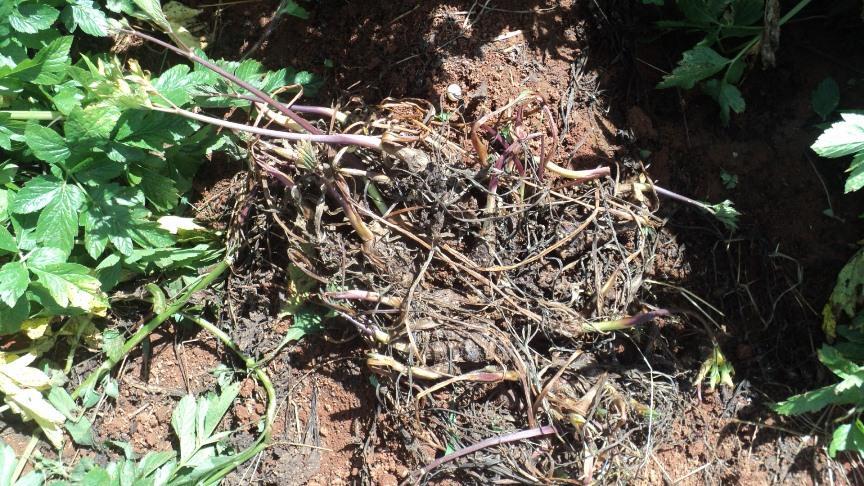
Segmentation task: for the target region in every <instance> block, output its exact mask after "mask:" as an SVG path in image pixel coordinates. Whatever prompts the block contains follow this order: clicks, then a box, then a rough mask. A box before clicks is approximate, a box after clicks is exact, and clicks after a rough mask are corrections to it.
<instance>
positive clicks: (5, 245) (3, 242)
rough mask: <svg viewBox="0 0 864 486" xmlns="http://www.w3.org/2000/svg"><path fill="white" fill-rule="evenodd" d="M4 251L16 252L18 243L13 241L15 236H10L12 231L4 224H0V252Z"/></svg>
mask: <svg viewBox="0 0 864 486" xmlns="http://www.w3.org/2000/svg"><path fill="white" fill-rule="evenodd" d="M4 251H5V252H8V253H18V243H16V242H15V237H14V236H12V233H10V232H9V230H8V229H6V227H5V226H2V225H0V252H4Z"/></svg>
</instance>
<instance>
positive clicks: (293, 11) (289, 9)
mask: <svg viewBox="0 0 864 486" xmlns="http://www.w3.org/2000/svg"><path fill="white" fill-rule="evenodd" d="M276 15H292V16H294V17H298V18H301V19H303V20H309V11H308V10H306V9H305V8H303V7H301V6H300V5H298V4H297V2H295V1H294V0H282V2H281V3H280V4H279V8H278V9H276Z"/></svg>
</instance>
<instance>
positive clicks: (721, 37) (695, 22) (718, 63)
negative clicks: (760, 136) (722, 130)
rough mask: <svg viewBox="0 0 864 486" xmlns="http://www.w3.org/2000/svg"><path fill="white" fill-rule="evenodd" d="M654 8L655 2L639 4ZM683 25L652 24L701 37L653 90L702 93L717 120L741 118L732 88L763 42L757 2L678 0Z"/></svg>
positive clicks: (761, 10)
mask: <svg viewBox="0 0 864 486" xmlns="http://www.w3.org/2000/svg"><path fill="white" fill-rule="evenodd" d="M643 3H655V4H656V3H657V2H643ZM675 3H676V5H677V6H678V9H679V10H680V12H681V13H682V14H683V15H684V19H683V20H662V21H659V22H657V26H658V27H659V28H661V29H670V30H672V29H675V30H684V31H688V32H693V33H698V34H699V35H702V36H703V37H702V39H701V40H700V41H699V42H697V43H696V45H695V46H693V48H691V49H689V50H687V51H685V52H684V53H683V54H682V56H681V59H680V60H679V61H678V65H677V66H676V67H675V69H674V70H673V71H672V72H671V73H669V74H667V75H666V76H664V77H663V80H662V81H661V82H660V83H659V84H658V85H657V87H658V88H661V89H664V88H682V89H687V90H689V89H692V88H694V87H695V86H697V85H699V86H700V87H701V89H702V91H703V92H704V93H705V94H707V95H708V96H710V97H711V98H713V99H714V100H715V101H716V102H717V104H718V105H719V106H720V116H721V118H722V119H723V122H724V123H728V122H729V118H730V114H731V112H735V113H741V112H743V111H744V109H745V108H746V102H745V100H744V97H743V96H742V94H741V91H740V90H739V89H738V85H739V83H740V82H741V80H742V78H743V77H744V73H745V71H746V69H747V58H748V56H750V55H751V54H753V53H754V52H755V48H756V47H757V46H759V43H760V42H762V40H763V33H764V31H765V29H766V27H765V26H764V25H763V16H764V12H765V5H764V1H763V0H678V1H677V2H675ZM808 3H810V0H801V1H799V2H798V4H796V5H795V6H794V7H793V8H792V9H791V10H789V12H787V13H786V14H785V15H783V16H782V17H780V18H779V20H778V21H777V26H776V27H777V28H779V27H780V26H782V25H783V24H785V23H786V22H788V21H789V20H790V19H791V18H792V17H793V16H795V15H796V14H797V13H798V12H799V11H800V10H801V9H802V8H804V7H805V6H806V5H807V4H808Z"/></svg>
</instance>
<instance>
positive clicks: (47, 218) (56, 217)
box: [33, 184, 85, 255]
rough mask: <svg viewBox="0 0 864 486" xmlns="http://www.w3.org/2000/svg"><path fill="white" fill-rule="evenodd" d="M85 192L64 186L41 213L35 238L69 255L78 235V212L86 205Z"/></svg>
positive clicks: (74, 187)
mask: <svg viewBox="0 0 864 486" xmlns="http://www.w3.org/2000/svg"><path fill="white" fill-rule="evenodd" d="M84 198H85V195H84V191H82V190H81V189H80V188H79V187H78V186H73V185H71V184H64V185H63V186H62V187H61V188H60V190H59V191H57V193H56V196H55V198H54V199H53V200H52V201H51V202H50V203H48V205H47V206H45V208H44V209H42V212H41V213H39V220H38V221H37V223H36V231H35V232H34V233H33V236H34V237H36V239H37V240H38V241H39V242H40V243H42V244H43V245H45V246H50V247H52V248H59V249H61V250H63V251H65V252H66V254H67V255H68V254H69V253H71V252H72V248H73V247H74V246H75V237H76V236H77V235H78V210H79V209H80V208H81V206H82V205H83V204H84Z"/></svg>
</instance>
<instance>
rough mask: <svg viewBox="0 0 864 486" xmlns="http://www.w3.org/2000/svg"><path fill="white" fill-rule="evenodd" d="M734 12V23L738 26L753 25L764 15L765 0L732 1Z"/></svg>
mask: <svg viewBox="0 0 864 486" xmlns="http://www.w3.org/2000/svg"><path fill="white" fill-rule="evenodd" d="M732 13H733V20H732V25H734V26H736V27H738V26H751V25H753V24H755V23H757V22H759V21H761V20H762V18H763V17H764V15H765V2H764V1H763V0H734V1H733V2H732ZM750 35H752V33H751V34H750Z"/></svg>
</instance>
